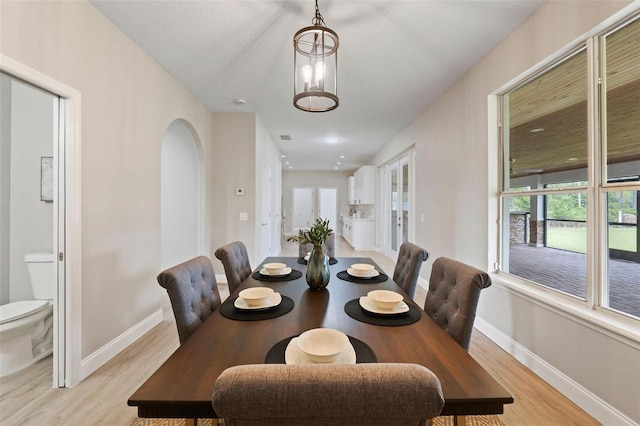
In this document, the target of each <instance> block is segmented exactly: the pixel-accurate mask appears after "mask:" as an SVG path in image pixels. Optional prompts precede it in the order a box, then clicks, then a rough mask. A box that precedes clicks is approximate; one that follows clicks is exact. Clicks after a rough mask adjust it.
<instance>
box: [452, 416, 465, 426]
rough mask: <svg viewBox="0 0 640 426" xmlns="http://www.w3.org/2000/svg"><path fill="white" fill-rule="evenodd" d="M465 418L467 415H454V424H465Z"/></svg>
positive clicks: (457, 425) (455, 425) (456, 425)
mask: <svg viewBox="0 0 640 426" xmlns="http://www.w3.org/2000/svg"><path fill="white" fill-rule="evenodd" d="M465 419H466V417H465V416H453V426H464V425H465V423H466V422H465Z"/></svg>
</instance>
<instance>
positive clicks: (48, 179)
mask: <svg viewBox="0 0 640 426" xmlns="http://www.w3.org/2000/svg"><path fill="white" fill-rule="evenodd" d="M40 201H44V202H46V203H52V202H53V157H40Z"/></svg>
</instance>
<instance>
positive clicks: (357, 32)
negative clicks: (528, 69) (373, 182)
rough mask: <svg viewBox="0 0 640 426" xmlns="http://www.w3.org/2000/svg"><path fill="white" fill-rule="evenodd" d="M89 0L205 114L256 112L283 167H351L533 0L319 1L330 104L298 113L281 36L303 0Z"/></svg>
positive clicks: (289, 48)
mask: <svg viewBox="0 0 640 426" xmlns="http://www.w3.org/2000/svg"><path fill="white" fill-rule="evenodd" d="M90 1H91V3H92V4H93V5H94V6H95V7H96V8H97V9H98V10H100V11H101V12H102V13H103V14H104V15H105V16H106V17H107V18H108V19H110V20H111V21H112V22H113V23H114V24H115V25H116V26H118V27H119V28H120V29H121V30H122V31H123V32H124V33H125V34H127V35H128V36H129V37H130V38H131V39H132V40H133V41H134V42H135V43H137V44H138V45H139V46H141V47H142V49H144V50H145V51H146V52H147V53H148V54H149V55H150V56H151V57H153V58H154V59H155V60H156V61H157V62H158V63H159V64H160V65H161V66H163V67H164V68H165V69H166V70H167V71H168V72H169V73H170V74H171V75H173V76H174V77H175V78H176V79H177V80H178V81H180V82H181V83H182V84H183V85H184V86H185V87H186V88H187V89H188V90H189V91H190V92H191V93H193V94H194V95H195V96H196V97H198V98H199V99H200V100H201V101H202V102H204V104H206V105H207V106H208V107H209V108H210V109H211V110H212V111H215V112H254V113H256V114H257V115H258V116H259V117H260V120H261V121H262V123H263V124H264V125H265V127H266V128H267V130H268V131H269V133H270V134H271V137H272V138H273V139H274V140H275V141H276V143H277V144H278V145H279V147H280V150H281V151H282V153H283V154H285V155H286V158H285V159H284V161H289V164H288V165H284V164H283V167H284V168H285V169H286V168H289V167H291V168H292V169H293V170H334V168H335V167H338V170H350V171H351V170H354V169H356V168H357V167H359V166H360V165H362V164H363V163H365V162H366V161H367V160H368V159H369V158H370V157H371V156H372V155H373V154H375V153H376V152H377V151H378V150H379V149H380V148H381V147H382V146H383V145H384V144H385V143H386V142H388V141H389V140H390V139H391V138H392V137H393V136H395V135H396V134H398V133H399V132H400V131H401V130H402V128H404V127H405V126H406V125H407V124H409V123H410V122H411V121H413V120H414V119H415V118H416V117H417V116H419V115H420V114H421V113H422V112H423V111H424V110H425V109H426V108H427V107H428V106H429V105H430V104H431V103H432V102H433V101H434V100H435V99H437V98H438V96H440V95H441V94H442V93H443V92H444V91H445V90H446V89H447V88H448V87H449V86H450V85H451V84H452V83H454V82H455V81H456V80H458V79H459V78H460V77H461V76H462V75H463V74H464V73H465V72H466V71H468V70H469V69H470V68H472V67H473V66H474V65H475V64H476V63H477V62H478V61H479V60H480V59H481V58H482V57H484V56H485V55H487V54H488V53H489V52H490V51H491V50H492V49H493V48H494V47H496V46H497V45H498V44H499V43H500V42H501V41H502V40H503V39H505V38H506V37H507V35H509V34H510V33H511V32H512V31H513V30H514V29H515V28H516V27H518V25H520V24H521V23H522V22H523V21H525V20H526V19H527V18H528V17H529V16H530V15H531V14H533V13H534V12H535V11H536V10H537V9H538V8H539V7H540V6H541V5H542V4H543V3H544V1H532V0H516V1H506V0H500V1H496V0H472V1H461V0H446V1H424V0H423V1H418V0H411V1H406V0H402V1H401V0H393V1H382V0H380V1H373V0H319V8H320V12H321V13H322V15H323V17H324V20H325V24H326V25H327V26H328V27H329V28H331V29H333V30H334V31H335V32H336V33H338V36H339V37H340V48H339V50H338V96H339V97H340V106H339V107H338V109H336V110H334V111H330V112H326V113H308V112H302V111H299V110H298V109H296V108H294V106H293V103H292V98H293V41H292V40H293V35H294V33H295V32H296V31H297V30H299V29H300V28H302V27H306V26H309V25H311V19H312V18H313V16H314V14H315V3H314V0H290V1H271V0H231V1H220V0H211V1H182V0H173V1H166V0H164V1H141V0H130V1H116V0H90ZM238 98H242V99H245V100H246V104H244V105H238V104H236V103H235V100H236V99H238ZM280 135H290V136H291V140H290V141H282V140H281V139H280ZM327 138H334V139H337V143H334V144H327V142H326V139H327ZM340 156H344V159H341V158H340ZM337 162H341V163H342V164H340V165H337Z"/></svg>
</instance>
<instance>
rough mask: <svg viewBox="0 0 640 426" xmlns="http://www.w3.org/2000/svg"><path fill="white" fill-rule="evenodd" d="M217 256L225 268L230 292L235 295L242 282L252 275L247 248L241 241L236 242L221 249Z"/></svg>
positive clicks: (217, 251)
mask: <svg viewBox="0 0 640 426" xmlns="http://www.w3.org/2000/svg"><path fill="white" fill-rule="evenodd" d="M215 254H216V257H217V258H218V259H220V261H221V262H222V265H223V266H224V273H225V275H226V276H227V285H228V286H229V292H230V293H233V292H234V291H235V289H236V288H238V286H239V285H240V284H241V283H242V281H244V280H245V279H246V278H247V277H248V276H249V275H251V265H250V264H249V254H247V247H246V246H245V245H244V243H243V242H241V241H234V242H232V243H229V244H227V245H225V246H222V247H220V248H219V249H218V250H216V253H215Z"/></svg>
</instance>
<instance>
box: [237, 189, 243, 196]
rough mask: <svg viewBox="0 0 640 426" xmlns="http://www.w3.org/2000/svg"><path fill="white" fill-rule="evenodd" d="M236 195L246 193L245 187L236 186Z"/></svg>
mask: <svg viewBox="0 0 640 426" xmlns="http://www.w3.org/2000/svg"><path fill="white" fill-rule="evenodd" d="M236 195H244V188H236Z"/></svg>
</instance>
